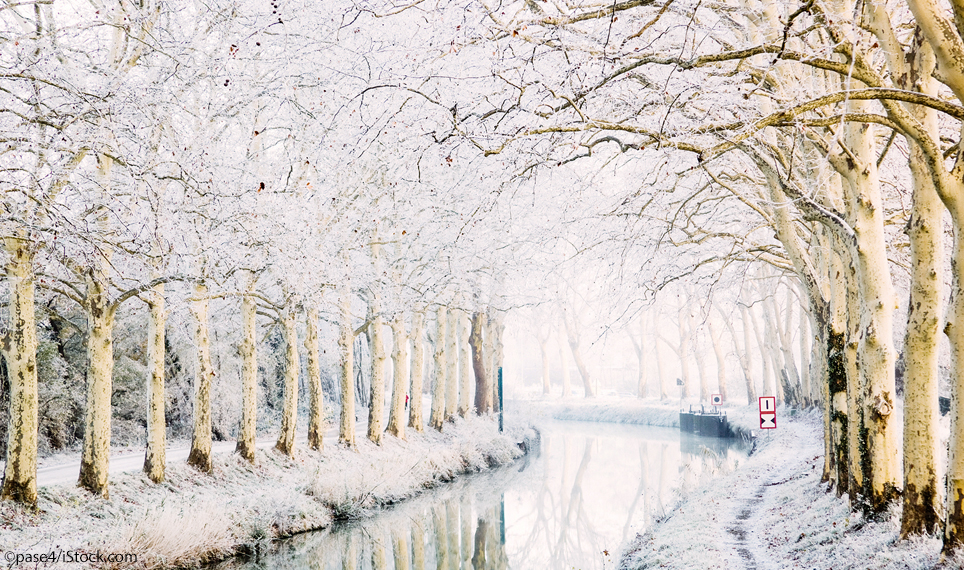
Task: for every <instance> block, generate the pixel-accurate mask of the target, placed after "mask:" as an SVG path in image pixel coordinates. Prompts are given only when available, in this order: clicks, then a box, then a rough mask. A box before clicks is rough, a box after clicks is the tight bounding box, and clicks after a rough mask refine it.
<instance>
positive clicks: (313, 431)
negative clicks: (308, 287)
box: [305, 307, 325, 451]
mask: <svg viewBox="0 0 964 570" xmlns="http://www.w3.org/2000/svg"><path fill="white" fill-rule="evenodd" d="M305 320H306V323H305V324H306V326H305V351H306V353H307V356H308V395H309V405H310V406H311V408H310V410H309V412H308V447H309V448H310V449H314V450H316V451H317V450H320V449H321V448H322V446H323V445H324V441H323V439H324V436H325V394H324V392H322V389H321V354H319V353H318V309H316V308H314V307H311V308H310V309H308V310H307V311H306V312H305Z"/></svg>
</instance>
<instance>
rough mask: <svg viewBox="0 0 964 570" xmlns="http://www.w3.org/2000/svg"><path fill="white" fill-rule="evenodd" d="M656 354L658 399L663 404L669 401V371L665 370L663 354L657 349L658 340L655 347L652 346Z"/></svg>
mask: <svg viewBox="0 0 964 570" xmlns="http://www.w3.org/2000/svg"><path fill="white" fill-rule="evenodd" d="M653 349H654V351H655V352H656V371H657V373H658V374H659V399H660V400H661V401H663V402H665V401H666V400H669V397H670V396H669V391H670V387H669V373H668V372H669V370H667V367H666V363H665V362H663V352H662V351H661V350H660V349H659V339H658V338H657V339H656V343H655V346H653Z"/></svg>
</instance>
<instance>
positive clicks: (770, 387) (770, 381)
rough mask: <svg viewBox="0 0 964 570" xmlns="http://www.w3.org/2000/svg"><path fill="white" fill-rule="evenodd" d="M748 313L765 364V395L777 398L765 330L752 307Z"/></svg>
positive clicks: (761, 359) (761, 358)
mask: <svg viewBox="0 0 964 570" xmlns="http://www.w3.org/2000/svg"><path fill="white" fill-rule="evenodd" d="M746 313H748V314H749V315H750V322H751V323H752V324H753V332H754V334H755V336H756V344H757V347H759V349H760V361H761V362H763V395H764V396H776V395H777V390H776V381H775V380H774V375H773V373H774V371H773V368H772V361H771V360H770V351H769V350H768V349H767V343H766V342H764V340H763V337H764V332H763V329H762V328H760V322H759V321H758V320H757V318H756V313H755V312H754V311H753V308H752V307H747V309H746ZM744 324H745V322H744ZM747 351H749V346H747ZM778 401H779V399H778Z"/></svg>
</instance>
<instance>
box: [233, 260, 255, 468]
mask: <svg viewBox="0 0 964 570" xmlns="http://www.w3.org/2000/svg"><path fill="white" fill-rule="evenodd" d="M256 281H257V276H256V275H255V274H254V273H252V272H249V273H248V276H247V283H246V284H245V293H246V294H245V295H243V296H242V297H241V348H240V352H241V429H240V430H239V433H238V444H237V447H236V448H235V451H236V452H237V453H239V454H240V455H241V457H243V458H245V459H246V460H248V461H250V462H251V463H254V450H255V439H256V438H257V424H258V336H257V335H258V323H257V314H256V312H257V306H256V305H255V302H254V298H253V297H252V296H251V295H250V294H251V293H253V292H254V286H255V282H256Z"/></svg>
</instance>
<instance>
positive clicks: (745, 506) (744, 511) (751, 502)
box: [724, 487, 764, 570]
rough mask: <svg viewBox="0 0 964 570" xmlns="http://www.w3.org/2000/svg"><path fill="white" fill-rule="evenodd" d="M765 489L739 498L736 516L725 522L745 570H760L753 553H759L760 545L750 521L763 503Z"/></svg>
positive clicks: (759, 489) (734, 511) (761, 488)
mask: <svg viewBox="0 0 964 570" xmlns="http://www.w3.org/2000/svg"><path fill="white" fill-rule="evenodd" d="M763 493H764V488H763V487H759V488H757V489H755V490H753V492H751V493H745V494H744V495H743V496H741V497H739V500H738V505H737V508H735V509H734V510H733V513H734V515H735V516H733V517H732V518H731V520H729V521H726V522H724V526H725V528H726V532H727V534H728V535H729V536H730V537H732V541H731V542H730V544H728V545H726V546H732V547H733V548H735V549H736V553H737V554H738V555H739V557H740V561H741V562H742V564H743V565H742V568H744V569H745V570H758V566H757V557H756V555H755V554H754V552H753V551H755V550H756V551H759V546H760V545H759V543H758V540H757V537H756V536H755V533H754V530H753V529H752V527H751V524H750V521H751V519H752V518H753V516H754V514H755V512H756V511H757V510H758V509H759V506H760V504H761V503H762V502H763Z"/></svg>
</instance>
